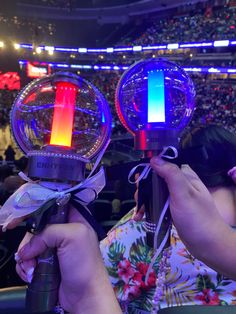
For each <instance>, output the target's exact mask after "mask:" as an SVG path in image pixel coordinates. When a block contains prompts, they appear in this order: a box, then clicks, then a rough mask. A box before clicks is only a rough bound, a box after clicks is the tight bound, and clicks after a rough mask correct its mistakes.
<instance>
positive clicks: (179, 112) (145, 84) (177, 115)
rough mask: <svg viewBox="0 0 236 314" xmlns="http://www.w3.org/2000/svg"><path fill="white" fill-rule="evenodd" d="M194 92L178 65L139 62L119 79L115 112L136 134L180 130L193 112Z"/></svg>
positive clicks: (164, 61)
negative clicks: (143, 131)
mask: <svg viewBox="0 0 236 314" xmlns="http://www.w3.org/2000/svg"><path fill="white" fill-rule="evenodd" d="M194 98H195V89H194V85H193V82H192V80H191V78H190V77H189V76H188V74H187V73H186V72H185V71H184V70H183V69H182V68H181V67H179V66H178V65H176V64H175V63H173V62H170V61H168V60H165V59H148V60H141V61H139V62H137V63H135V64H134V65H132V66H131V67H130V68H129V69H128V70H127V71H126V72H125V73H124V74H123V75H122V76H121V78H120V81H119V83H118V86H117V89H116V99H115V103H116V110H117V113H118V116H119V118H120V120H121V122H122V124H123V125H124V126H125V127H126V128H127V129H128V131H129V132H131V133H132V134H135V133H136V132H137V131H142V130H156V129H165V130H168V129H176V130H182V129H183V128H184V127H185V126H186V125H187V124H188V122H189V121H190V119H191V117H192V114H193V111H194Z"/></svg>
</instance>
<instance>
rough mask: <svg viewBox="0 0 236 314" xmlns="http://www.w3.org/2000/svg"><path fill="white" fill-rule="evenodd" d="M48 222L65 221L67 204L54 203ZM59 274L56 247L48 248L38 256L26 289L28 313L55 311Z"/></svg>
mask: <svg viewBox="0 0 236 314" xmlns="http://www.w3.org/2000/svg"><path fill="white" fill-rule="evenodd" d="M55 206H56V208H55V214H53V215H52V216H51V217H50V219H49V221H48V223H50V224H52V223H65V222H66V221H67V212H68V205H64V206H57V205H55ZM60 281H61V275H60V268H59V262H58V258H57V251H56V249H51V248H48V249H47V250H46V251H45V252H44V253H43V254H41V255H40V256H38V259H37V266H36V268H35V271H34V275H33V279H32V281H31V283H30V284H29V285H28V288H27V291H26V304H25V305H26V309H27V311H29V312H30V313H38V312H40V313H41V312H42V313H44V312H48V311H55V312H56V306H57V305H58V290H59V286H60Z"/></svg>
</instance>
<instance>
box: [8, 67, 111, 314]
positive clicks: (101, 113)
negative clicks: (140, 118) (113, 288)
mask: <svg viewBox="0 0 236 314" xmlns="http://www.w3.org/2000/svg"><path fill="white" fill-rule="evenodd" d="M11 127H12V131H13V135H14V137H15V140H16V142H17V144H18V145H19V147H20V148H21V149H22V151H23V152H24V153H25V154H27V156H28V157H29V177H30V178H31V179H37V180H40V183H39V184H40V188H39V189H38V190H39V191H44V192H45V191H46V192H47V191H48V189H51V190H52V193H51V194H53V193H54V194H55V193H56V194H55V195H57V193H59V195H61V196H60V197H53V198H48V201H45V203H43V205H42V206H41V207H40V208H39V209H37V210H36V211H35V213H33V214H32V215H31V223H30V227H31V228H32V229H33V230H32V231H33V232H40V230H41V229H42V228H43V227H44V226H45V224H47V223H65V222H66V221H67V211H68V206H69V205H68V204H69V203H68V200H69V199H70V201H69V202H71V204H73V205H74V206H77V205H78V210H79V211H80V212H81V214H82V215H84V217H85V218H86V219H88V221H89V223H90V224H91V225H92V226H93V227H94V228H95V229H96V231H97V232H98V233H99V227H98V226H97V224H96V222H95V221H94V220H93V218H92V216H91V214H90V213H89V212H88V211H87V210H86V209H84V208H83V207H82V206H80V205H79V204H78V197H77V196H76V194H75V193H74V194H73V192H71V194H66V195H64V194H63V191H65V190H68V188H71V187H72V188H73V186H74V185H76V184H78V182H83V181H84V180H85V165H86V163H87V162H89V161H90V160H92V159H95V158H97V157H98V155H99V154H101V153H102V151H103V150H104V149H105V147H106V145H107V143H108V140H109V137H110V131H111V115H110V110H109V106H108V104H107V102H106V100H105V98H104V97H103V96H102V94H101V93H100V92H99V91H98V90H97V89H96V88H95V87H94V86H93V85H92V84H91V83H89V82H87V81H86V80H84V79H82V78H81V77H79V76H77V75H74V74H72V73H67V72H59V73H55V74H53V75H51V76H46V77H44V78H41V79H38V80H35V81H33V82H31V83H30V84H29V85H28V86H26V87H25V88H24V89H23V90H22V91H21V93H20V94H19V96H18V97H17V99H16V101H15V103H14V105H13V109H12V112H11ZM29 186H31V185H29ZM34 187H35V185H34ZM36 187H37V186H36ZM43 189H44V190H43ZM72 190H73V189H72ZM94 190H95V192H94V193H95V194H96V188H94ZM97 190H99V189H97ZM35 191H36V190H31V191H29V193H26V194H29V195H30V196H31V197H32V201H35V199H39V198H40V195H35V194H34V193H36V192H35ZM49 192H50V190H49ZM75 192H76V191H75ZM60 193H61V194H60ZM54 194H53V195H54ZM24 195H25V194H24ZM16 197H18V196H16ZM18 199H19V197H18ZM35 202H36V201H35ZM22 216H23V214H22ZM75 254H79V252H75ZM59 275H60V272H59V268H58V261H57V257H56V252H55V250H47V251H46V252H45V253H44V254H43V255H42V256H40V257H39V258H38V265H37V267H36V270H35V272H34V276H33V281H32V283H31V284H29V286H28V289H27V294H26V308H27V310H28V311H30V312H32V313H34V312H47V311H49V310H54V308H55V306H56V305H57V298H58V287H59V284H60V276H59Z"/></svg>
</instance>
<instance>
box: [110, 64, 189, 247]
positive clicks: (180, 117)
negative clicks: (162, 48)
mask: <svg viewBox="0 0 236 314" xmlns="http://www.w3.org/2000/svg"><path fill="white" fill-rule="evenodd" d="M194 96H195V90H194V86H193V82H192V80H191V79H190V77H189V76H188V75H187V73H185V72H184V71H183V70H182V69H181V68H180V67H179V66H177V65H176V64H175V63H173V62H170V61H167V60H164V59H151V60H141V61H139V62H137V63H135V64H134V65H133V66H131V67H130V68H129V69H128V70H127V71H126V72H125V73H124V74H123V75H122V77H121V78H120V81H119V83H118V86H117V89H116V109H117V113H118V116H119V118H120V120H121V122H122V124H123V125H124V126H125V127H126V129H127V130H128V131H129V132H130V133H131V134H132V135H133V136H134V146H135V149H137V150H141V151H143V152H144V157H148V158H150V157H152V156H153V155H157V154H159V153H160V152H161V151H162V150H163V148H165V147H168V146H174V147H176V146H177V145H178V140H179V134H180V132H181V131H182V130H183V129H184V128H185V127H186V125H187V124H188V123H189V121H190V119H191V117H192V114H193V111H194ZM150 186H152V188H150ZM167 198H168V191H167V188H166V185H165V184H164V182H163V180H162V179H161V178H160V177H159V176H157V175H155V174H154V173H151V175H149V176H148V177H147V179H145V180H141V181H140V182H139V204H138V207H139V208H140V207H141V206H142V205H145V211H146V220H147V224H146V225H147V243H148V244H149V245H150V246H153V241H154V239H153V236H154V233H155V229H156V224H157V222H158V220H159V217H160V215H161V212H162V209H163V208H164V205H165V203H166V200H167ZM169 224H170V221H169V219H168V218H167V217H166V219H164V222H163V225H166V226H164V228H162V229H163V235H161V234H159V235H160V241H161V240H162V238H163V236H164V234H166V230H167V229H168V227H169Z"/></svg>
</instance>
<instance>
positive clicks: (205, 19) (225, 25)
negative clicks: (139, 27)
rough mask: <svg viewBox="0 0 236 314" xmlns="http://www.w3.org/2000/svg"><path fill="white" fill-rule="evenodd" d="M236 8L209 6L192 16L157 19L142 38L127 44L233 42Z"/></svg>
mask: <svg viewBox="0 0 236 314" xmlns="http://www.w3.org/2000/svg"><path fill="white" fill-rule="evenodd" d="M235 21H236V8H235V7H231V6H230V5H229V4H228V5H225V6H221V7H206V8H201V7H200V8H199V9H198V10H197V11H196V10H194V11H193V12H192V14H189V13H188V14H181V15H176V16H174V17H173V16H171V17H169V18H168V17H165V18H155V17H153V23H152V25H151V26H150V27H148V28H147V29H146V30H145V31H144V32H143V33H142V34H141V35H140V36H139V37H138V38H136V39H135V38H134V37H133V36H135V35H134V34H132V37H129V36H127V37H125V38H123V39H122V43H123V44H126V45H144V46H146V45H155V44H157V43H172V42H194V41H208V40H210V41H212V40H222V39H233V38H235V33H236V22H235Z"/></svg>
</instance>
